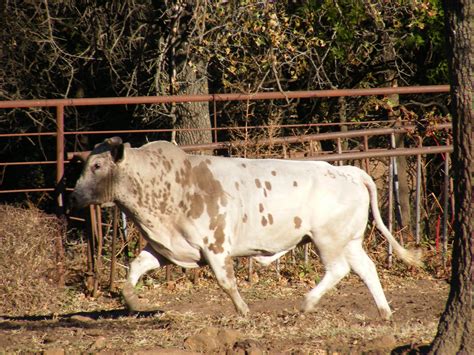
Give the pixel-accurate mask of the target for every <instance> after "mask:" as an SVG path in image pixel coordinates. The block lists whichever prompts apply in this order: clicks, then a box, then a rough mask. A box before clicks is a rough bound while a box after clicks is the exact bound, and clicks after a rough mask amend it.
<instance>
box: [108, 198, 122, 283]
mask: <svg viewBox="0 0 474 355" xmlns="http://www.w3.org/2000/svg"><path fill="white" fill-rule="evenodd" d="M119 219H120V213H119V210H118V207H117V206H114V216H113V231H112V252H111V253H112V255H111V257H110V286H109V288H110V291H114V290H115V263H116V262H117V255H116V253H117V234H118V225H119Z"/></svg>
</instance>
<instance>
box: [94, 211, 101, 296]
mask: <svg viewBox="0 0 474 355" xmlns="http://www.w3.org/2000/svg"><path fill="white" fill-rule="evenodd" d="M95 211H96V228H97V234H96V236H97V254H96V260H95V280H94V281H95V282H94V294H93V297H97V295H98V291H99V279H100V277H99V273H100V269H101V266H102V213H101V209H100V206H95Z"/></svg>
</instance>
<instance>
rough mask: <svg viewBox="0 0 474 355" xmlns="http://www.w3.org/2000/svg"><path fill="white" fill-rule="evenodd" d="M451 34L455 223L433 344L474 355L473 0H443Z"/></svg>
mask: <svg viewBox="0 0 474 355" xmlns="http://www.w3.org/2000/svg"><path fill="white" fill-rule="evenodd" d="M443 5H444V9H445V23H446V32H447V43H448V44H447V46H446V47H447V48H448V64H449V69H450V78H451V99H452V103H451V115H452V117H453V141H454V153H453V160H452V164H453V171H454V196H455V221H454V233H455V239H454V244H453V258H452V275H451V290H450V293H449V297H448V301H447V304H446V309H445V311H444V313H443V315H442V316H441V319H440V321H439V325H438V333H437V335H436V337H435V339H434V340H433V343H432V344H431V349H430V352H431V353H433V354H456V353H463V354H468V353H472V350H473V349H474V336H473V334H472V281H473V280H472V276H473V275H472V269H473V265H472V255H473V245H474V241H473V238H474V236H473V227H472V222H473V220H472V217H473V216H472V211H473V207H474V206H473V205H472V183H473V174H474V171H473V170H474V169H473V166H472V155H473V150H472V146H473V143H472V139H473V131H472V121H473V119H474V109H473V105H474V100H473V97H472V95H473V92H472V89H473V80H474V76H473V68H472V66H473V65H474V58H473V57H474V54H473V52H472V51H473V50H474V45H473V35H474V33H472V32H473V31H472V27H471V24H472V22H473V21H474V16H473V11H474V8H473V5H471V4H470V1H469V0H460V1H450V0H444V1H443Z"/></svg>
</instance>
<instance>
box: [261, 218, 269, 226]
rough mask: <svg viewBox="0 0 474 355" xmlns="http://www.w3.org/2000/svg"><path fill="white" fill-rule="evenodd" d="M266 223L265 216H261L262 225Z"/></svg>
mask: <svg viewBox="0 0 474 355" xmlns="http://www.w3.org/2000/svg"><path fill="white" fill-rule="evenodd" d="M267 224H268V221H267V219H266V218H265V216H262V226H264V227H265V226H266V225H267Z"/></svg>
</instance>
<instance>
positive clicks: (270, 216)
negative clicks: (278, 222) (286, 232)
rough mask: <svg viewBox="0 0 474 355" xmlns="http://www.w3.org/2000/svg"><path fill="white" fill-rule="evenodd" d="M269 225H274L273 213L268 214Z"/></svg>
mask: <svg viewBox="0 0 474 355" xmlns="http://www.w3.org/2000/svg"><path fill="white" fill-rule="evenodd" d="M268 223H270V224H273V216H272V214H271V213H269V214H268Z"/></svg>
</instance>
